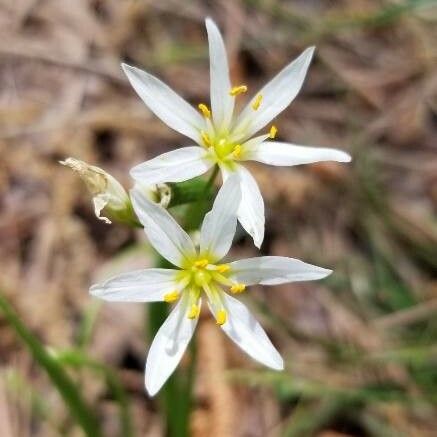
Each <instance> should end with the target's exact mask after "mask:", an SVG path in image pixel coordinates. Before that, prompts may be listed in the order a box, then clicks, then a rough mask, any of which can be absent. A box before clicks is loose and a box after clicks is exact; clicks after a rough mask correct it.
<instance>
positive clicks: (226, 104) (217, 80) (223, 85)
mask: <svg viewBox="0 0 437 437" xmlns="http://www.w3.org/2000/svg"><path fill="white" fill-rule="evenodd" d="M205 23H206V30H207V32H208V43H209V69H210V82H211V109H212V116H213V119H214V124H215V126H216V127H218V129H222V128H224V127H227V126H228V125H229V123H230V121H231V118H232V112H233V110H234V100H235V99H234V97H232V96H231V95H230V94H229V91H230V90H231V81H230V79H229V66H228V59H227V57H226V48H225V44H224V42H223V38H222V36H221V34H220V31H219V30H218V28H217V26H216V24H215V23H214V21H212V20H211V19H210V18H207V19H206V21H205Z"/></svg>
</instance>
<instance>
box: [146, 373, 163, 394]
mask: <svg viewBox="0 0 437 437" xmlns="http://www.w3.org/2000/svg"><path fill="white" fill-rule="evenodd" d="M144 387H145V389H146V392H147V394H148V395H149V396H150V397H151V398H152V397H153V396H155V395H156V394H157V393H158V392H159V389H160V388H161V387H158V386H156V385H155V386H154V384H153V381H150V380H149V379H148V378H147V374H146V376H145V378H144Z"/></svg>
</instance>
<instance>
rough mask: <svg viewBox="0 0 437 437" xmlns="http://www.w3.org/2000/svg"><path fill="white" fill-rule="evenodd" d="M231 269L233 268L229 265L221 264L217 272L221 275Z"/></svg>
mask: <svg viewBox="0 0 437 437" xmlns="http://www.w3.org/2000/svg"><path fill="white" fill-rule="evenodd" d="M230 269H231V266H230V265H229V264H219V265H218V266H217V271H218V272H219V273H226V272H228V271H229V270H230Z"/></svg>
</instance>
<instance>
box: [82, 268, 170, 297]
mask: <svg viewBox="0 0 437 437" xmlns="http://www.w3.org/2000/svg"><path fill="white" fill-rule="evenodd" d="M175 276H176V271H175V270H172V269H146V270H136V271H133V272H128V273H122V274H120V275H117V276H114V277H112V278H110V279H108V280H106V281H105V282H102V283H100V284H95V285H93V286H92V287H91V288H90V294H91V295H93V296H95V297H98V298H100V299H103V300H107V301H110V302H159V301H162V300H164V295H165V294H166V293H169V292H172V291H174V290H175V289H176V288H177V282H176V280H175V279H176V278H175Z"/></svg>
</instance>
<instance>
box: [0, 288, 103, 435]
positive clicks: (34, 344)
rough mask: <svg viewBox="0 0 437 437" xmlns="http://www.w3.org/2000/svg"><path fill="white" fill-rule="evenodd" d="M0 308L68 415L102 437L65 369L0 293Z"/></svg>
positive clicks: (92, 433) (87, 433)
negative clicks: (52, 387)
mask: <svg viewBox="0 0 437 437" xmlns="http://www.w3.org/2000/svg"><path fill="white" fill-rule="evenodd" d="M0 311H1V312H2V313H3V315H4V316H5V318H6V320H7V321H8V323H9V324H10V326H11V327H12V328H13V329H14V331H15V333H16V334H17V335H18V336H19V337H20V339H21V340H22V341H23V342H24V344H25V345H26V346H27V348H28V349H29V351H30V353H31V354H32V356H33V358H34V359H35V361H36V362H37V363H38V364H39V365H40V366H41V367H42V368H43V369H44V370H45V371H46V372H47V375H48V376H49V378H50V380H51V381H52V383H53V385H54V386H55V387H56V389H57V390H58V391H59V393H60V395H61V396H62V398H63V400H64V402H65V404H66V405H67V407H68V409H69V411H70V413H71V415H72V416H73V417H74V418H75V419H76V421H77V423H78V424H79V425H80V426H81V428H82V429H83V431H84V433H85V435H87V436H90V437H91V436H92V437H99V436H101V431H100V425H99V422H98V421H97V418H96V416H95V414H94V412H93V410H92V408H91V407H90V405H88V404H87V403H86V402H85V400H84V399H83V398H82V396H81V394H80V392H79V391H78V390H77V387H76V384H75V382H74V381H73V380H72V379H71V378H70V376H69V375H68V374H67V373H66V372H65V371H64V369H63V368H62V366H60V365H59V363H58V362H57V361H56V360H55V359H54V358H53V357H52V356H51V355H50V354H49V353H48V352H47V350H46V349H45V347H44V346H43V344H41V342H40V341H39V340H38V339H37V338H36V337H35V336H34V335H33V334H32V333H31V332H30V331H29V330H28V329H27V327H26V325H25V324H24V323H23V322H22V321H21V319H20V318H19V316H18V314H17V313H16V312H15V310H14V309H13V308H12V306H11V305H10V304H9V303H8V301H7V300H6V299H5V297H4V296H3V295H2V294H1V293H0Z"/></svg>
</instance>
